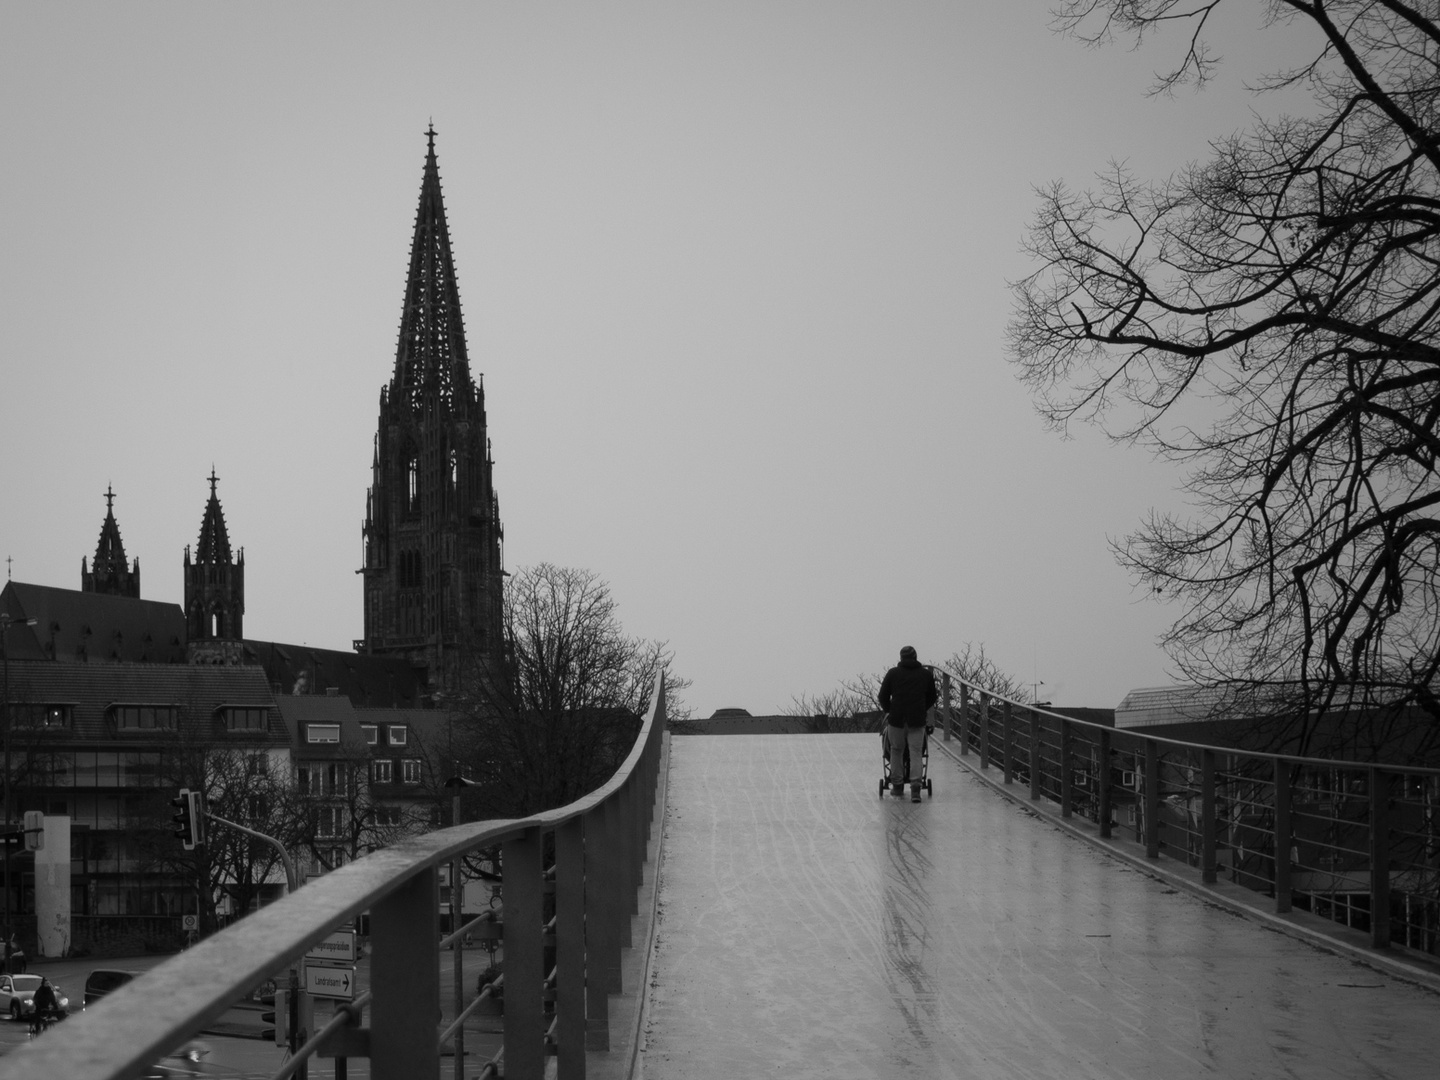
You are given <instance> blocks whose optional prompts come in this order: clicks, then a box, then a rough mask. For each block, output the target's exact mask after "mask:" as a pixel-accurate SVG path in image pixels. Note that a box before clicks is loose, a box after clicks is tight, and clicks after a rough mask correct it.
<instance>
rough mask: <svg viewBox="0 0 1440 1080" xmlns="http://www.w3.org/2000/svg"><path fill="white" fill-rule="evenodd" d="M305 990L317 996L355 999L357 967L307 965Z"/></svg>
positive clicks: (346, 999) (345, 999) (344, 999)
mask: <svg viewBox="0 0 1440 1080" xmlns="http://www.w3.org/2000/svg"><path fill="white" fill-rule="evenodd" d="M305 992H306V993H307V994H312V995H314V996H315V997H323V998H336V999H337V1000H340V1001H354V1000H355V969H354V968H353V967H314V966H312V965H310V964H306V965H305Z"/></svg>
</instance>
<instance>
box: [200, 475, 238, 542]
mask: <svg viewBox="0 0 1440 1080" xmlns="http://www.w3.org/2000/svg"><path fill="white" fill-rule="evenodd" d="M219 479H220V478H219V477H218V476H216V475H215V470H214V469H213V468H212V469H211V470H210V501H209V502H207V503H206V504H205V519H204V520H203V521H201V522H200V543H199V544H198V545H197V546H196V548H195V561H196V562H200V563H228V562H229V561H230V534H229V532H227V531H226V529H225V511H223V510H221V509H220V497H219V496H218V495H216V494H215V484H216V483H217V481H218V480H219Z"/></svg>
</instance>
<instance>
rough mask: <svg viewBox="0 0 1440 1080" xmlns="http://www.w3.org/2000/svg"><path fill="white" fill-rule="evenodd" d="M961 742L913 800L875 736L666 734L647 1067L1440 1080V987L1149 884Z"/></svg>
mask: <svg viewBox="0 0 1440 1080" xmlns="http://www.w3.org/2000/svg"><path fill="white" fill-rule="evenodd" d="M956 745H957V744H955V743H951V744H948V747H947V744H945V743H943V742H941V741H940V739H939V738H938V735H937V737H936V738H935V739H934V740H932V744H931V746H932V753H931V760H930V775H931V777H932V779H933V781H934V796H933V798H926V799H925V800H924V801H923V802H921V803H919V804H914V803H912V802H911V801H910V799H909V798H908V794H907V797H906V798H904V799H894V798H892V797H890V796H888V795H887V796H885V797H884V798H877V795H876V792H877V785H878V780H879V776H880V770H881V762H880V748H879V740H878V738H877V737H876V736H874V735H863V734H861V735H752V736H689V737H675V738H672V739H671V741H670V755H669V757H670V765H669V772H668V784H667V788H668V794H667V797H666V806H665V813H664V828H665V836H664V845H663V855H662V857H661V862H660V873H659V889H658V897H657V907H658V912H657V930H656V945H655V948H654V952H653V955H652V958H651V970H650V978H649V984H650V991H649V1000H648V1004H647V1006H646V1014H645V1017H644V1021H645V1022H644V1026H643V1036H642V1043H641V1053H640V1055H639V1059H640V1067H641V1075H643V1076H645V1077H647V1078H649V1080H655V1078H664V1080H687V1078H692V1077H693V1078H702V1077H703V1078H713V1077H721V1076H769V1075H781V1076H788V1077H816V1078H820V1077H826V1078H829V1077H872V1076H884V1075H894V1076H912V1077H956V1078H960V1077H963V1078H966V1080H983V1078H988V1077H994V1078H997V1080H999V1078H1005V1080H1024V1078H1042V1077H1044V1078H1049V1077H1055V1078H1060V1077H1064V1078H1066V1080H1074V1078H1075V1077H1096V1078H1101V1077H1103V1078H1106V1080H1128V1078H1135V1080H1142V1078H1143V1080H1155V1078H1157V1077H1163V1078H1166V1080H1176V1078H1185V1077H1304V1078H1306V1080H1316V1078H1319V1077H1337V1078H1340V1077H1345V1078H1353V1077H1359V1076H1369V1077H1397V1078H1400V1077H1407V1078H1408V1077H1414V1078H1419V1077H1425V1076H1433V1075H1434V1069H1435V1041H1434V1040H1435V1032H1436V1030H1437V1024H1440V995H1437V994H1435V993H1433V992H1430V991H1427V990H1425V989H1421V988H1420V987H1418V986H1416V985H1414V984H1412V983H1410V982H1407V981H1403V980H1400V979H1396V978H1393V977H1390V976H1388V975H1385V974H1381V973H1379V972H1377V971H1376V970H1375V969H1373V968H1370V967H1365V966H1361V965H1360V964H1359V963H1357V962H1355V961H1354V960H1352V959H1349V958H1346V957H1343V956H1338V955H1335V954H1333V953H1330V952H1326V951H1322V950H1321V949H1320V948H1316V947H1314V946H1313V945H1310V944H1306V943H1305V942H1303V941H1300V940H1296V939H1295V938H1294V937H1291V936H1287V935H1286V934H1284V933H1278V932H1276V931H1275V929H1273V928H1272V927H1271V926H1269V925H1267V924H1266V923H1265V922H1263V921H1251V920H1248V919H1244V918H1237V917H1236V915H1235V913H1233V912H1232V911H1231V910H1229V909H1228V908H1226V907H1224V906H1221V905H1220V904H1218V903H1216V902H1213V901H1210V900H1206V899H1202V898H1201V897H1200V896H1198V895H1196V893H1194V892H1192V891H1189V890H1188V889H1186V888H1182V887H1178V885H1177V884H1176V883H1171V882H1167V881H1165V880H1162V879H1157V878H1155V877H1152V876H1150V875H1148V874H1146V873H1143V872H1140V871H1139V870H1138V869H1136V868H1135V867H1133V866H1132V865H1130V864H1129V863H1127V862H1125V861H1121V860H1120V859H1117V858H1116V857H1114V856H1113V855H1111V854H1109V853H1106V852H1105V851H1103V850H1102V849H1100V848H1098V847H1097V846H1095V845H1092V844H1091V843H1087V842H1086V841H1085V840H1084V839H1081V838H1080V837H1078V836H1077V835H1076V834H1075V833H1073V832H1072V831H1070V830H1069V829H1068V828H1067V827H1065V826H1064V823H1062V822H1061V821H1059V820H1058V819H1052V818H1050V817H1049V816H1047V815H1044V814H1039V813H1037V812H1035V811H1034V810H1032V809H1031V808H1029V807H1028V806H1027V805H1026V803H1027V802H1028V799H1026V798H1025V793H1024V792H1023V791H1021V792H1020V793H1019V794H1020V795H1021V797H1022V798H1021V801H1014V800H1012V799H1010V798H1007V797H1005V795H1004V794H1002V793H1001V791H1000V788H1001V787H1002V786H1003V785H1001V784H999V783H998V782H997V783H992V782H989V781H987V779H985V778H982V777H981V776H980V775H979V774H978V770H976V769H973V768H971V767H968V766H967V765H965V764H962V762H961V758H960V757H959V755H958V754H954V753H953V748H954V747H955V746H956ZM969 760H970V761H972V762H973V761H974V760H975V759H974V757H973V755H972V756H971V758H970V759H969ZM992 771H993V770H992ZM996 779H997V780H998V775H997V777H996ZM1122 846H1123V842H1122ZM1138 850H1139V851H1140V852H1141V857H1143V849H1138ZM1122 854H1123V852H1122ZM1223 891H1224V890H1222V892H1223ZM1231 891H1232V892H1233V891H1234V890H1231ZM1216 895H1217V896H1219V895H1220V893H1217V894H1216ZM1261 899H1263V898H1259V897H1257V898H1256V900H1257V902H1258V901H1260V900H1261ZM1317 922H1318V920H1317Z"/></svg>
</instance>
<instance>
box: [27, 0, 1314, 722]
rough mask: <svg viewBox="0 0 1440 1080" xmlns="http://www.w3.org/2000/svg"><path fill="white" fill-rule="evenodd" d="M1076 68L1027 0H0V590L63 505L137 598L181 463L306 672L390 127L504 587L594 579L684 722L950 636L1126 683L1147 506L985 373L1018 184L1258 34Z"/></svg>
mask: <svg viewBox="0 0 1440 1080" xmlns="http://www.w3.org/2000/svg"><path fill="white" fill-rule="evenodd" d="M1259 6H1260V5H1258V4H1254V3H1248V2H1241V0H1237V2H1236V3H1235V4H1234V5H1233V7H1234V10H1233V11H1229V12H1224V11H1222V15H1225V16H1227V18H1228V19H1229V21H1228V22H1226V23H1223V24H1222V26H1221V31H1222V45H1223V51H1225V53H1226V60H1227V64H1228V66H1227V68H1226V69H1225V74H1226V78H1225V80H1224V85H1222V86H1217V87H1215V88H1212V89H1210V90H1207V91H1206V92H1204V93H1202V94H1199V95H1196V94H1194V93H1191V92H1188V91H1187V92H1181V93H1180V94H1178V95H1177V96H1175V97H1173V98H1166V97H1159V98H1155V97H1147V96H1146V93H1145V91H1146V89H1147V87H1148V86H1149V84H1150V82H1151V79H1152V73H1153V72H1154V71H1155V70H1156V69H1158V68H1160V67H1163V66H1164V64H1165V63H1166V61H1167V60H1169V59H1170V58H1171V57H1173V56H1174V50H1175V49H1176V48H1178V47H1179V40H1178V38H1176V39H1171V40H1166V39H1164V38H1161V39H1157V40H1156V42H1155V43H1154V44H1152V45H1147V47H1146V48H1145V49H1144V50H1142V51H1140V52H1133V51H1130V50H1129V49H1128V46H1126V45H1120V46H1116V47H1111V48H1109V49H1104V50H1091V49H1087V48H1085V47H1083V46H1081V45H1079V44H1077V43H1075V42H1074V41H1072V40H1068V39H1065V38H1061V37H1059V36H1056V35H1055V34H1054V33H1052V32H1051V31H1050V29H1049V27H1048V21H1049V18H1048V13H1047V8H1046V5H1045V4H1044V3H1031V2H1022V0H1013V2H1004V3H1001V2H991V3H958V2H939V0H935V2H904V0H883V2H879V0H877V2H873V3H833V2H832V3H800V2H787V3H779V2H776V3H744V2H737V0H724V2H719V0H715V2H710V3H703V4H701V3H675V2H665V3H649V4H647V3H635V4H621V3H589V2H586V3H573V4H563V3H561V4H504V5H501V4H493V3H487V4H474V3H466V4H460V3H455V4H438V5H425V4H416V3H407V4H403V5H400V4H384V5H382V4H355V3H346V4H330V5H326V4H306V5H291V4H261V3H246V4H243V5H241V4H234V5H219V4H204V5H200V4H195V5H191V4H142V3H126V4H111V3H105V4H89V5H80V4H67V3H45V4H32V3H19V2H17V0H0V373H3V380H0V394H3V398H0V401H3V408H0V559H4V558H6V557H9V558H11V559H13V560H14V561H13V564H12V570H11V574H12V576H13V577H14V579H15V580H18V581H27V582H35V583H39V584H44V585H53V586H62V587H66V588H79V586H80V560H81V558H82V557H93V555H94V551H95V545H96V541H97V539H98V536H99V529H100V524H101V522H102V520H103V518H104V513H105V500H104V492H105V490H106V486H107V485H110V484H113V485H114V489H115V493H116V500H115V513H116V517H117V520H118V521H119V524H120V529H121V534H122V536H123V538H124V541H125V546H126V551H127V553H128V554H129V555H130V556H131V557H138V558H139V559H140V562H141V568H142V581H143V593H142V595H143V596H144V597H146V598H147V599H153V600H166V601H174V602H177V603H178V602H179V601H180V600H181V599H182V576H181V559H182V555H183V551H184V548H185V546H186V545H187V544H192V545H193V544H194V543H195V540H196V537H197V535H198V533H199V528H200V521H201V515H202V511H203V509H204V505H205V500H206V498H207V496H208V492H209V487H208V484H207V482H206V477H207V475H208V474H209V472H210V469H211V466H212V464H213V465H214V468H215V470H216V472H217V473H218V475H219V477H220V484H219V493H220V497H221V502H222V505H223V506H224V510H225V516H226V520H227V522H228V525H229V530H230V537H231V541H232V543H233V544H236V545H238V546H243V547H244V549H245V560H246V566H247V570H246V612H245V632H246V636H247V637H255V638H262V639H274V640H280V641H294V642H306V643H309V644H311V645H318V646H325V647H330V648H348V647H349V645H350V642H351V640H352V639H353V638H356V637H359V636H360V635H361V633H362V632H363V628H362V625H361V593H360V579H359V578H358V577H357V576H356V574H355V570H356V568H357V567H358V566H359V565H360V558H361V543H360V525H361V520H362V518H363V516H364V512H365V493H366V488H367V485H368V483H369V480H370V468H369V467H370V462H371V446H372V439H373V437H374V433H375V426H376V420H377V415H378V413H377V410H378V400H379V394H380V389H381V387H382V386H383V385H384V384H385V383H386V382H387V381H388V380H389V378H390V375H391V372H392V369H393V366H394V360H395V336H396V328H397V326H398V323H399V317H400V306H401V300H402V294H403V290H404V285H405V272H406V268H407V259H408V254H409V244H410V237H411V233H412V230H413V218H414V212H415V207H416V203H417V200H418V197H419V190H420V179H421V169H422V165H423V162H424V153H425V137H424V131H425V128H426V125H427V124H428V123H429V122H430V121H431V120H432V119H433V122H434V125H435V129H436V131H437V132H438V137H437V141H436V147H437V151H438V156H439V163H440V175H441V179H442V181H443V184H444V191H445V204H446V209H447V212H448V216H449V222H450V235H451V239H452V242H453V245H454V250H455V253H456V259H457V268H458V276H459V282H460V293H461V298H462V301H463V302H464V305H465V324H466V333H467V338H468V343H469V350H470V356H471V364H472V370H473V371H474V373H475V374H476V376H477V378H478V377H479V376H480V374H481V373H482V372H483V374H484V385H485V391H486V403H487V408H488V413H489V423H490V435H491V439H492V442H493V446H494V456H495V460H496V466H495V479H496V485H497V488H498V490H499V494H500V510H501V515H502V517H503V519H504V523H505V530H506V547H505V558H506V563H507V565H508V566H509V567H510V568H511V569H514V568H515V567H517V566H523V565H529V564H532V563H536V562H540V561H549V562H554V563H558V564H561V565H568V566H577V567H585V568H588V569H591V570H594V571H595V572H597V573H598V574H600V575H601V576H602V577H604V578H605V579H606V580H608V581H609V582H610V584H611V586H612V588H613V591H614V594H615V596H616V598H617V600H618V602H619V611H620V615H621V617H622V621H623V622H624V625H625V628H626V630H627V631H629V632H630V633H632V634H636V635H639V636H644V637H649V638H663V639H667V640H668V641H669V642H670V644H671V646H672V647H673V648H674V650H675V654H676V665H677V668H678V671H679V673H680V674H681V675H683V676H685V677H688V678H690V679H693V680H694V686H693V687H692V689H691V690H690V691H689V693H688V695H687V699H688V701H689V703H690V704H691V705H692V706H694V707H695V709H696V710H697V712H698V713H699V714H700V715H709V713H710V712H711V711H713V710H714V709H716V708H720V707H723V706H740V707H744V708H748V709H749V710H750V711H751V712H753V713H757V714H758V713H766V712H773V711H779V710H781V709H783V708H784V707H786V706H787V705H788V704H789V703H790V700H791V697H792V695H796V694H800V693H803V692H819V691H824V690H827V689H830V688H831V687H833V686H834V685H835V683H836V682H837V681H838V680H840V679H842V678H844V677H847V676H850V675H854V674H855V673H856V672H859V671H877V670H883V668H885V667H886V666H888V665H889V664H891V663H893V662H894V660H895V657H896V654H897V651H898V649H899V647H900V646H901V645H903V644H907V643H910V644H914V645H915V646H916V647H917V649H918V650H919V652H920V656H921V659H922V660H927V661H939V660H941V659H943V658H944V657H946V656H948V655H950V654H951V653H952V652H954V651H956V650H957V649H960V648H962V647H963V646H964V644H965V643H966V642H971V643H975V644H981V643H983V645H984V647H985V649H986V651H987V653H989V655H990V656H991V657H992V658H993V659H994V660H996V661H997V662H998V663H999V664H1000V666H1001V667H1002V668H1004V669H1005V670H1007V671H1009V672H1010V673H1012V674H1013V675H1015V676H1017V677H1018V678H1021V679H1023V680H1024V681H1026V682H1029V681H1031V680H1037V679H1038V680H1042V681H1043V682H1044V684H1045V685H1044V686H1043V687H1041V688H1040V692H1041V696H1042V697H1044V698H1050V699H1052V700H1054V701H1056V702H1057V703H1062V704H1072V705H1087V706H1114V705H1116V704H1117V703H1118V702H1119V701H1120V699H1121V698H1122V697H1123V696H1124V695H1125V693H1126V692H1127V691H1128V690H1130V689H1132V688H1135V687H1141V686H1153V685H1160V684H1164V683H1166V682H1168V681H1170V677H1169V675H1168V674H1167V666H1166V660H1165V657H1164V656H1163V654H1162V653H1161V652H1160V650H1159V649H1158V647H1157V645H1156V639H1157V636H1158V635H1159V634H1160V633H1161V632H1162V630H1163V629H1164V628H1165V626H1166V625H1168V622H1169V621H1170V619H1171V618H1173V616H1174V612H1173V611H1167V610H1166V609H1165V608H1164V607H1162V606H1159V605H1157V604H1156V603H1154V602H1153V601H1152V599H1151V598H1149V597H1147V596H1145V595H1143V594H1141V592H1140V591H1139V590H1137V589H1135V588H1134V587H1133V586H1132V582H1131V581H1130V580H1128V578H1127V576H1126V575H1125V573H1124V572H1123V571H1121V570H1120V568H1119V567H1117V566H1116V564H1115V562H1114V559H1113V556H1112V554H1111V552H1110V549H1109V541H1110V540H1111V539H1113V538H1118V537H1120V536H1123V535H1124V534H1125V533H1126V532H1127V531H1129V530H1130V529H1132V528H1133V527H1134V525H1135V524H1136V523H1137V522H1138V521H1139V520H1140V519H1141V517H1142V516H1143V515H1145V514H1146V513H1147V512H1148V511H1149V510H1150V509H1151V508H1152V507H1159V508H1178V507H1181V506H1182V505H1183V504H1182V503H1181V501H1180V498H1179V496H1178V495H1177V494H1176V492H1177V490H1178V485H1179V482H1180V480H1181V477H1180V475H1179V474H1178V473H1176V472H1174V471H1173V470H1172V469H1171V468H1170V467H1168V466H1162V465H1160V464H1157V463H1155V462H1153V461H1152V460H1151V459H1150V458H1149V457H1148V456H1147V455H1146V454H1145V453H1144V452H1143V451H1140V450H1136V449H1127V448H1123V447H1116V446H1112V445H1110V444H1108V443H1106V442H1105V441H1104V440H1103V439H1102V438H1101V437H1100V436H1099V435H1098V434H1097V433H1095V432H1094V431H1089V430H1081V431H1078V432H1076V433H1075V437H1074V438H1073V439H1072V440H1070V441H1064V440H1062V439H1061V438H1060V437H1058V436H1057V435H1055V434H1053V433H1050V432H1047V431H1046V430H1045V429H1044V427H1043V426H1042V424H1041V422H1040V421H1039V419H1038V417H1037V416H1036V414H1035V412H1034V409H1033V406H1032V403H1031V401H1030V399H1029V398H1028V396H1027V393H1026V391H1025V389H1024V388H1023V387H1022V386H1020V385H1019V383H1018V382H1017V381H1016V379H1015V377H1014V374H1013V371H1012V369H1011V367H1010V366H1009V364H1008V363H1007V361H1006V359H1005V355H1004V348H1003V345H1004V329H1005V324H1006V322H1007V319H1008V318H1009V313H1010V307H1011V298H1010V293H1009V290H1008V287H1007V282H1008V281H1012V280H1015V279H1017V278H1019V277H1022V276H1023V275H1025V274H1026V273H1027V272H1028V270H1029V269H1030V266H1029V264H1028V263H1027V260H1026V257H1025V256H1024V254H1023V253H1022V251H1021V249H1020V241H1021V238H1022V236H1023V234H1024V231H1025V228H1026V225H1027V223H1028V221H1029V219H1030V217H1031V215H1032V214H1033V212H1034V209H1035V206H1036V201H1035V197H1034V194H1033V187H1034V186H1035V185H1042V184H1046V183H1048V182H1050V181H1052V180H1056V179H1065V180H1067V181H1069V182H1070V183H1071V184H1073V185H1076V186H1082V187H1083V186H1085V185H1087V184H1088V183H1089V182H1090V178H1091V177H1092V176H1093V175H1094V173H1096V172H1097V171H1098V170H1101V169H1103V168H1104V167H1105V166H1106V163H1107V162H1108V161H1110V160H1112V159H1123V160H1128V161H1129V162H1130V164H1131V166H1132V168H1134V169H1135V171H1136V172H1138V173H1139V174H1141V175H1155V176H1160V175H1164V174H1166V173H1168V172H1170V171H1171V170H1173V169H1175V168H1177V167H1179V166H1181V165H1183V164H1184V163H1185V161H1186V160H1187V159H1189V158H1192V157H1195V156H1198V155H1202V154H1203V153H1204V150H1205V140H1206V139H1208V138H1211V137H1215V136H1220V135H1225V134H1228V133H1230V132H1232V131H1235V130H1237V129H1239V128H1241V127H1243V126H1245V125H1246V124H1247V123H1248V122H1249V116H1250V114H1249V112H1248V110H1249V109H1250V108H1251V107H1252V100H1251V99H1250V98H1248V97H1247V96H1246V95H1245V94H1244V93H1243V92H1242V91H1241V90H1240V89H1239V87H1238V83H1239V81H1240V80H1241V79H1242V78H1243V77H1246V76H1251V77H1253V76H1254V75H1255V74H1257V73H1259V72H1262V71H1264V70H1266V69H1268V67H1269V66H1271V64H1270V58H1272V57H1273V56H1274V55H1275V54H1276V53H1277V51H1278V50H1279V48H1280V47H1281V45H1282V44H1283V39H1284V38H1286V37H1287V36H1291V35H1293V34H1294V31H1288V30H1273V31H1265V32H1259V31H1257V27H1258V16H1257V15H1256V9H1257V8H1258V7H1259Z"/></svg>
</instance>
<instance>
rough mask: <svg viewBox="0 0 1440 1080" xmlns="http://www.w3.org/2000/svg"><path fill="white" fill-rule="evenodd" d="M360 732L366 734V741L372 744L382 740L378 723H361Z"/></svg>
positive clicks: (374, 744)
mask: <svg viewBox="0 0 1440 1080" xmlns="http://www.w3.org/2000/svg"><path fill="white" fill-rule="evenodd" d="M360 734H362V735H364V736H365V741H366V743H368V744H369V745H371V746H376V745H378V744H379V742H380V726H379V725H378V724H361V725H360Z"/></svg>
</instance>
